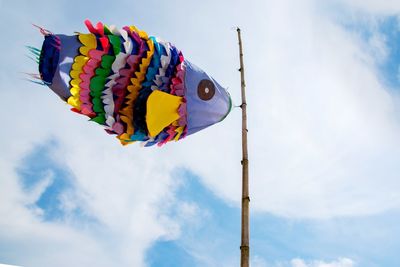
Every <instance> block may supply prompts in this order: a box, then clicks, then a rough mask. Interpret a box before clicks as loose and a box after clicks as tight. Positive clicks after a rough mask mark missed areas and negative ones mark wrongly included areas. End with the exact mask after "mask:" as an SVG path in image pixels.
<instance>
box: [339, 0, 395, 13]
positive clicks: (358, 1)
mask: <svg viewBox="0 0 400 267" xmlns="http://www.w3.org/2000/svg"><path fill="white" fill-rule="evenodd" d="M336 1H337V2H341V4H343V5H347V6H349V7H351V8H356V9H361V10H364V11H365V12H369V13H372V14H382V15H398V14H400V3H399V1H396V0H385V1H377V0H351V1H346V0H336Z"/></svg>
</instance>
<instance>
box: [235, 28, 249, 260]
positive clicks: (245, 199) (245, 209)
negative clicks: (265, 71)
mask: <svg viewBox="0 0 400 267" xmlns="http://www.w3.org/2000/svg"><path fill="white" fill-rule="evenodd" d="M236 30H237V33H238V40H239V55H240V69H239V71H240V80H241V94H242V104H241V105H240V107H241V109H242V155H243V159H242V162H241V163H242V237H241V239H242V240H241V245H240V266H241V267H249V265H250V264H249V258H250V245H249V233H250V230H249V222H250V214H249V204H250V197H249V159H248V152H247V103H246V93H245V87H246V84H245V82H244V64H243V48H242V37H241V35H240V28H239V27H238V28H237V29H236Z"/></svg>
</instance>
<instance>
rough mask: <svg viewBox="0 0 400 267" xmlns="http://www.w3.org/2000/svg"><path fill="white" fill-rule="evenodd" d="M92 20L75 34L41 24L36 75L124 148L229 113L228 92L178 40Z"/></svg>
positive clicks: (175, 136)
mask: <svg viewBox="0 0 400 267" xmlns="http://www.w3.org/2000/svg"><path fill="white" fill-rule="evenodd" d="M85 24H86V26H87V28H88V30H89V32H88V33H76V34H75V35H64V34H53V33H51V32H49V31H47V30H45V29H43V28H40V27H39V29H40V31H41V33H42V34H43V35H44V42H43V45H42V49H41V50H39V49H37V48H34V47H28V49H29V50H30V51H31V53H32V54H33V55H34V56H35V57H36V60H37V61H38V63H39V75H36V76H35V75H33V77H36V78H38V79H39V83H41V84H43V85H46V86H48V87H49V88H50V89H51V90H52V91H53V92H54V93H56V94H57V95H58V96H59V97H60V98H61V99H62V100H64V101H65V102H67V103H68V104H69V105H71V106H72V108H71V110H72V111H74V112H76V113H79V114H82V115H85V116H87V117H89V118H90V120H91V121H94V122H96V123H98V124H101V125H102V126H104V127H105V131H106V132H107V133H109V134H113V135H116V136H117V138H118V139H119V140H120V142H121V143H122V144H123V145H126V144H130V143H133V142H137V141H139V142H143V143H144V145H145V146H151V145H155V144H157V145H159V146H161V145H163V144H165V143H167V142H169V141H172V140H174V141H178V140H180V139H182V138H184V137H185V136H187V135H190V134H193V133H195V132H197V131H200V130H202V129H204V128H206V127H208V126H211V125H213V124H215V123H218V122H220V121H222V120H223V119H224V118H225V117H226V116H227V115H228V113H229V112H230V110H231V107H232V102H231V98H230V96H229V93H228V92H227V90H226V89H225V88H223V87H222V86H221V85H220V84H218V83H217V81H215V80H214V79H213V78H212V77H211V76H209V75H208V74H207V73H206V72H204V71H203V70H201V69H200V68H198V67H197V66H196V65H194V64H193V63H191V62H189V61H188V60H186V59H185V58H184V56H183V54H182V52H181V51H179V50H178V49H177V48H176V47H175V46H174V45H173V44H171V43H169V42H165V41H162V40H160V39H158V38H156V37H153V36H148V35H147V33H146V32H144V31H142V30H139V29H137V28H136V27H135V26H126V27H123V28H122V29H118V28H117V27H115V26H106V25H104V24H102V23H100V22H99V23H97V24H96V25H92V23H91V22H90V21H88V20H86V21H85Z"/></svg>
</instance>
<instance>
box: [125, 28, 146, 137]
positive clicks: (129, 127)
mask: <svg viewBox="0 0 400 267" xmlns="http://www.w3.org/2000/svg"><path fill="white" fill-rule="evenodd" d="M130 29H131V30H132V31H135V32H136V33H137V34H138V35H139V36H140V37H141V38H142V39H145V40H146V42H147V46H148V47H149V50H148V51H147V53H146V57H143V58H142V59H141V63H140V64H139V71H137V72H135V78H131V84H130V85H129V86H128V87H127V90H128V95H127V96H126V99H127V100H126V101H125V107H124V108H122V109H121V111H120V114H121V120H122V121H123V122H124V123H125V124H126V132H125V133H123V134H122V135H120V136H119V137H118V138H119V139H120V140H121V142H122V141H123V140H125V142H126V140H130V139H131V135H133V133H134V132H135V130H134V128H133V123H132V121H133V105H134V102H135V100H136V98H137V97H138V95H139V91H140V89H142V82H143V81H144V80H145V78H146V72H147V69H148V67H149V65H150V62H151V59H152V57H153V54H154V43H153V41H152V40H151V39H148V36H147V33H145V32H144V31H140V30H138V29H137V28H136V27H134V26H130Z"/></svg>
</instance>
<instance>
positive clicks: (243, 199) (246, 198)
mask: <svg viewBox="0 0 400 267" xmlns="http://www.w3.org/2000/svg"><path fill="white" fill-rule="evenodd" d="M245 200H248V201H249V202H250V197H249V196H245V197H242V201H245Z"/></svg>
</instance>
